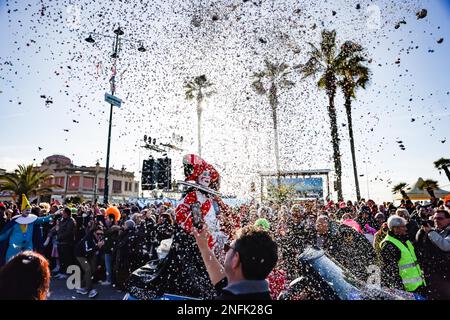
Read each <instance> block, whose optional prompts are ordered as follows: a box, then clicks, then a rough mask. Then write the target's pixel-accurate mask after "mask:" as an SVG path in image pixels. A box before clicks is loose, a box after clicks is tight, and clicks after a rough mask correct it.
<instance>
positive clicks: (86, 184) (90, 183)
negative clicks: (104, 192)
mask: <svg viewBox="0 0 450 320" xmlns="http://www.w3.org/2000/svg"><path fill="white" fill-rule="evenodd" d="M83 189H84V190H94V178H88V177H84V179H83Z"/></svg>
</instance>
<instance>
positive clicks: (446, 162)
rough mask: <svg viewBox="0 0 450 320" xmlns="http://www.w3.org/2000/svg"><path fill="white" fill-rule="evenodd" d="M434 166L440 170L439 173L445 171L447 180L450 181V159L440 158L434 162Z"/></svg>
mask: <svg viewBox="0 0 450 320" xmlns="http://www.w3.org/2000/svg"><path fill="white" fill-rule="evenodd" d="M434 166H435V167H436V169H438V170H439V172H440V171H441V170H444V172H445V175H446V176H447V179H448V180H449V181H450V169H449V167H450V159H445V158H440V159H439V160H437V161H435V162H434Z"/></svg>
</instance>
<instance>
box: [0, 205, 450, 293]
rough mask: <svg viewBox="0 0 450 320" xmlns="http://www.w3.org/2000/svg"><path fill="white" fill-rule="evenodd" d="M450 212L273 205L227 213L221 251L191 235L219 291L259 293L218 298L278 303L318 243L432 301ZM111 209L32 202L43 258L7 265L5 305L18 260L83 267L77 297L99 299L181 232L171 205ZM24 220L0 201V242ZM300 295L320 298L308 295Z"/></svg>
mask: <svg viewBox="0 0 450 320" xmlns="http://www.w3.org/2000/svg"><path fill="white" fill-rule="evenodd" d="M449 209H450V197H448V198H446V199H445V200H440V201H438V200H434V201H433V202H432V203H431V204H428V205H422V204H420V203H413V202H412V201H410V200H402V201H401V203H400V204H399V205H398V206H394V204H393V203H383V204H376V203H375V202H374V201H372V200H367V201H366V200H364V199H362V200H361V201H359V202H352V201H347V202H343V201H340V202H337V203H334V202H332V201H329V202H328V203H327V202H324V201H320V200H311V201H288V202H285V203H282V204H279V203H276V202H270V201H269V202H265V203H251V204H249V205H241V206H236V207H226V209H224V210H221V211H220V214H218V220H219V222H220V226H221V229H220V232H221V234H222V237H216V239H222V241H221V243H220V244H218V243H217V244H216V245H214V246H210V245H208V241H209V240H210V239H209V238H208V236H204V235H205V234H207V233H208V230H207V228H204V229H205V230H204V231H203V233H202V230H194V232H193V234H192V236H194V237H195V239H196V240H197V245H198V248H199V249H200V250H199V251H200V253H201V255H202V258H203V261H204V263H205V266H206V270H207V271H208V274H209V276H210V279H211V282H212V284H213V285H214V286H215V287H216V288H219V289H223V288H224V287H226V282H227V281H230V277H231V278H233V279H239V280H240V282H243V283H245V281H249V280H250V282H251V283H252V285H251V288H252V290H256V291H255V292H253V293H256V295H254V294H252V291H251V290H250V291H248V290H247V289H248V288H247V289H246V288H245V286H243V285H234V286H232V288H231V289H230V287H229V286H228V287H227V290H228V291H223V290H219V289H218V290H219V292H221V294H219V296H220V297H222V298H230V297H231V296H239V295H243V296H244V297H252V298H255V297H256V298H261V299H264V298H272V299H277V297H279V295H280V294H281V293H282V292H283V290H286V288H287V287H288V285H289V283H290V282H291V281H293V280H295V279H297V278H299V277H301V275H302V274H301V270H299V264H298V260H297V258H298V256H299V255H300V254H301V253H302V252H303V251H304V250H305V249H306V248H307V247H308V246H313V247H315V248H319V249H322V250H323V251H324V252H326V253H327V255H328V256H330V257H331V258H332V259H334V260H335V261H336V262H337V263H338V264H339V265H341V266H342V267H343V268H345V269H347V270H348V271H350V272H351V273H352V275H353V277H355V278H356V279H358V280H360V281H362V282H365V281H367V279H368V278H369V275H370V274H369V273H368V271H367V266H370V265H374V266H378V267H379V270H380V271H381V285H382V286H383V287H385V288H393V289H398V290H402V291H407V292H410V293H415V294H417V295H420V296H421V297H423V298H426V299H450V211H449ZM114 210H116V211H113V212H112V211H111V210H110V208H108V207H106V206H102V205H97V204H96V203H83V204H79V205H74V206H68V205H66V206H63V205H57V204H54V203H52V204H48V203H40V204H39V205H33V206H32V208H31V213H32V214H34V215H36V216H38V217H41V218H42V217H52V219H51V220H50V222H48V223H41V224H39V225H38V226H39V228H38V229H39V231H40V233H41V236H42V242H43V246H42V247H41V248H40V249H39V250H38V249H37V247H36V249H33V250H34V251H39V252H40V253H41V254H42V255H43V256H44V257H45V259H44V260H45V261H42V260H40V258H39V257H36V256H35V253H33V252H31V251H24V252H21V253H20V254H19V255H15V256H14V258H12V259H11V260H10V261H9V262H7V263H6V261H5V263H6V265H5V266H4V267H3V268H2V270H1V271H0V298H3V299H6V298H8V294H10V295H11V294H14V293H11V292H10V291H8V292H9V293H8V292H7V290H4V288H5V286H7V285H8V283H10V281H12V280H11V279H14V275H12V274H14V273H18V272H20V270H21V268H18V267H14V268H12V267H11V264H18V263H19V264H20V261H22V262H24V261H36V264H37V265H39V266H41V267H45V266H46V265H45V262H46V261H48V262H47V264H48V268H49V269H50V270H51V276H52V277H55V278H59V279H65V278H67V277H68V276H69V275H70V274H67V268H68V267H69V266H71V265H78V266H80V268H81V270H82V273H83V278H82V279H83V280H82V283H81V287H80V288H78V289H77V292H78V293H79V294H82V295H88V296H89V297H90V298H94V297H96V296H97V295H98V292H97V290H96V289H95V286H97V285H104V286H114V287H115V288H116V289H117V290H125V283H126V281H127V279H128V277H129V276H130V274H131V273H132V272H133V271H134V270H136V269H138V268H140V267H142V266H143V265H145V264H146V263H147V262H149V261H151V260H155V259H158V257H159V254H158V248H159V247H160V245H161V244H162V243H164V240H167V239H171V238H173V237H174V235H175V233H176V232H179V231H178V230H179V228H177V216H176V210H175V208H173V207H171V206H170V205H168V204H164V203H157V204H151V205H147V206H146V207H144V208H141V207H139V206H138V205H136V204H118V205H117V207H115V209H114ZM20 214H21V212H20V210H19V209H18V207H17V205H16V204H14V203H2V204H0V240H1V239H2V235H4V234H5V231H4V229H8V228H7V227H5V226H7V224H8V222H9V221H10V220H12V219H13V218H14V216H16V215H20ZM202 234H203V235H202ZM194 243H195V242H194ZM222 248H225V249H226V250H225V251H226V252H224V250H221V249H222ZM230 252H238V253H239V254H237V255H235V254H233V253H230ZM17 257H19V258H17ZM236 257H238V258H236ZM249 257H251V259H249ZM18 261H19V262H18ZM255 261H260V264H255ZM27 264H28V263H27ZM222 265H223V267H222ZM28 268H31V264H30V266H28ZM35 268H36V267H35ZM36 272H37V271H36ZM38 274H40V275H41V277H42V279H43V280H42V281H43V282H42V283H41V284H40V285H39V286H37V287H36V288H38V287H39V290H37V289H36V290H37V291H36V292H39V294H36V295H35V296H34V297H33V298H34V299H39V298H40V297H42V290H43V289H42V288H44V289H45V288H47V290H48V283H45V282H46V281H47V282H48V281H49V276H47V274H46V273H45V272H40V273H39V272H38ZM5 279H6V280H5ZM265 279H267V280H265ZM256 280H257V281H256ZM8 281H9V282H8ZM30 281H31V280H30ZM252 281H253V282H252ZM255 281H256V282H255ZM240 282H239V281H238V283H240ZM264 283H267V285H265V284H264ZM258 290H259V291H258ZM304 298H306V299H316V298H317V299H320V298H321V297H318V296H314V294H311V295H310V296H306V297H304Z"/></svg>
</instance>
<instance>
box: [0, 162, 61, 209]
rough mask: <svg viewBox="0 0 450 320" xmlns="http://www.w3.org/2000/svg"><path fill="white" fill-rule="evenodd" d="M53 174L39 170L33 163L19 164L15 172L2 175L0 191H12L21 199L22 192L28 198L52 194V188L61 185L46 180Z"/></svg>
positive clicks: (0, 176) (0, 177)
mask: <svg viewBox="0 0 450 320" xmlns="http://www.w3.org/2000/svg"><path fill="white" fill-rule="evenodd" d="M52 177H53V176H52V175H51V174H49V173H46V172H44V171H40V170H37V169H36V168H35V167H34V166H33V165H28V166H25V165H19V166H18V168H17V169H16V170H14V172H13V173H5V174H3V175H0V182H1V185H0V191H11V192H13V193H14V195H15V196H17V197H18V199H19V201H21V199H22V198H21V194H25V196H27V198H29V197H30V196H37V195H43V194H51V193H52V188H55V187H61V186H58V185H55V184H48V183H46V181H47V180H48V179H50V178H52Z"/></svg>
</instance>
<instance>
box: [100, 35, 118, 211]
mask: <svg viewBox="0 0 450 320" xmlns="http://www.w3.org/2000/svg"><path fill="white" fill-rule="evenodd" d="M114 33H115V34H116V39H115V40H114V44H113V46H114V52H113V54H112V55H111V58H113V59H114V67H113V68H114V73H116V65H117V57H118V53H119V41H120V39H119V36H121V35H123V31H122V29H120V27H118V28H117V29H116V30H114ZM115 93H116V77H115V74H113V76H112V77H111V94H112V95H114V94H115ZM112 116H113V104H111V106H110V109H109V129H108V148H107V151H106V168H105V190H104V191H105V192H104V195H103V203H104V204H108V196H109V154H110V150H111V128H112Z"/></svg>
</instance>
